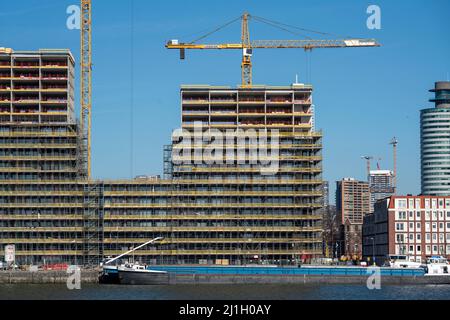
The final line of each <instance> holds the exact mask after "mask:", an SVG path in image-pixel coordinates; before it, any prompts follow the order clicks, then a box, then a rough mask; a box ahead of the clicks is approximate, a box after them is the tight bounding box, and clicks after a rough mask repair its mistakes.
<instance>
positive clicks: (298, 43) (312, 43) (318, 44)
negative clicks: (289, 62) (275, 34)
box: [166, 12, 380, 88]
mask: <svg viewBox="0 0 450 320" xmlns="http://www.w3.org/2000/svg"><path fill="white" fill-rule="evenodd" d="M250 18H252V19H254V20H256V21H258V22H262V23H265V24H268V25H270V26H272V27H276V28H279V29H282V30H284V31H288V32H291V33H293V32H292V31H290V30H288V29H286V27H290V28H294V29H297V30H298V29H300V30H302V31H306V32H314V33H319V34H322V35H323V34H325V33H323V32H317V31H312V30H307V29H303V28H298V27H294V26H288V25H286V24H284V23H280V22H276V21H271V20H269V19H266V18H261V17H257V16H253V15H250V14H248V13H246V12H245V13H244V14H243V15H242V16H240V17H238V18H236V19H233V20H232V21H229V22H227V23H226V24H224V25H222V26H219V27H218V28H216V29H215V30H213V31H211V32H209V33H207V34H205V35H203V36H201V37H199V38H198V39H197V40H194V41H191V42H188V43H184V42H180V41H178V40H170V41H168V42H167V43H166V48H167V49H178V50H180V59H182V60H183V59H184V58H185V53H186V49H202V50H207V49H238V50H242V62H241V76H242V87H244V88H249V87H251V86H252V62H251V57H252V54H253V49H257V48H258V49H294V48H301V49H305V50H312V49H314V48H352V47H353V48H355V47H356V48H359V47H379V46H380V44H379V43H378V42H377V41H376V40H375V39H354V38H351V39H338V40H336V39H324V40H313V39H311V38H309V37H308V39H305V40H304V39H302V40H252V41H250V32H249V28H248V21H249V19H250ZM239 19H240V20H241V42H240V43H219V44H198V43H195V42H196V41H198V40H202V39H204V38H206V37H207V36H209V35H211V34H212V33H215V32H216V31H219V30H221V29H223V28H224V27H226V26H228V25H230V24H231V23H233V22H235V21H237V20H239Z"/></svg>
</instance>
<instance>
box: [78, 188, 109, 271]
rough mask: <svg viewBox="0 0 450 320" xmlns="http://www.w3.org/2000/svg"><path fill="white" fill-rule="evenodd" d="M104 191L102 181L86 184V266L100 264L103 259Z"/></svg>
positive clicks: (84, 259)
mask: <svg viewBox="0 0 450 320" xmlns="http://www.w3.org/2000/svg"><path fill="white" fill-rule="evenodd" d="M103 193H104V185H103V183H102V182H93V183H91V184H86V185H84V194H83V262H84V265H85V266H95V265H99V264H100V262H101V261H102V260H103V241H104V234H103V230H104V227H103V214H104V212H103V206H104V197H103Z"/></svg>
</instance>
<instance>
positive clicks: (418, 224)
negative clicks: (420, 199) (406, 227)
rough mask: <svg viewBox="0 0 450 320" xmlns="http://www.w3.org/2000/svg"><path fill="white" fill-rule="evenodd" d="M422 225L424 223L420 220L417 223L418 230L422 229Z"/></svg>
mask: <svg viewBox="0 0 450 320" xmlns="http://www.w3.org/2000/svg"><path fill="white" fill-rule="evenodd" d="M421 227H422V224H421V223H420V222H417V223H416V229H417V231H420V228H421Z"/></svg>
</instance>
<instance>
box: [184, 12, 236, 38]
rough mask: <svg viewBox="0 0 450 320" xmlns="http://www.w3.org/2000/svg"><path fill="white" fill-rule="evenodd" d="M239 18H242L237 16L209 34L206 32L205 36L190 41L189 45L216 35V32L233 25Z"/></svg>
mask: <svg viewBox="0 0 450 320" xmlns="http://www.w3.org/2000/svg"><path fill="white" fill-rule="evenodd" d="M241 18H242V16H239V17H237V18H235V19H233V20H231V21H229V22H227V23H225V24H223V25H220V26H218V27H216V28H215V29H214V30H212V31H210V32H208V33H206V34H205V35H203V36H201V37H199V38H197V39H195V40H192V41H191V42H189V43H190V44H193V43H195V42H197V41H199V40H202V39H205V38H206V37H208V36H210V35H211V34H213V33H216V32H217V31H219V30H222V29H223V28H225V27H227V26H229V25H230V24H232V23H234V22H236V21H238V20H240V19H241Z"/></svg>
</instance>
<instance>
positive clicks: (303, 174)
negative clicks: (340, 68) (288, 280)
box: [0, 50, 322, 264]
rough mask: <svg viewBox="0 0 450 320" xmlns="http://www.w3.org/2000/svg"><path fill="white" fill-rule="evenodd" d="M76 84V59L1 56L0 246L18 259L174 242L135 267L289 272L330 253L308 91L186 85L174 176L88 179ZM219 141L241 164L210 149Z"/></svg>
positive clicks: (168, 170)
mask: <svg viewBox="0 0 450 320" xmlns="http://www.w3.org/2000/svg"><path fill="white" fill-rule="evenodd" d="M23 61H24V62H26V64H24V65H22V64H21V63H22V62H23ZM49 74H51V76H48V75H49ZM73 79H74V76H73V58H72V56H71V55H70V52H68V51H54V50H48V51H47V50H41V51H39V52H3V53H0V108H2V110H3V112H2V113H1V124H0V130H1V131H0V141H1V145H0V152H1V153H2V157H1V163H2V166H1V167H0V174H1V176H0V177H1V179H0V199H1V200H0V201H1V203H0V217H1V219H0V243H1V244H2V245H1V248H0V251H2V250H3V245H5V244H14V245H15V246H16V261H17V262H18V263H20V264H23V263H26V264H31V263H33V264H42V263H59V262H67V263H76V264H96V263H99V261H101V260H102V259H103V258H104V257H106V256H114V255H118V254H120V253H122V252H123V251H125V250H127V249H129V248H130V247H133V246H137V245H139V244H141V243H144V242H145V241H147V240H149V239H152V238H155V237H164V239H163V240H162V241H159V242H158V243H157V244H156V245H149V246H147V247H145V248H143V249H141V250H138V251H136V252H135V253H134V255H135V258H136V259H137V260H141V261H142V262H147V263H154V264H187V263H193V264H243V263H250V262H256V261H258V262H266V263H277V264H288V263H295V262H297V261H298V259H308V258H313V257H315V256H320V255H321V254H322V239H321V231H322V224H321V219H322V216H321V207H322V192H321V185H322V179H321V177H322V176H321V171H322V169H321V163H322V159H321V133H320V132H314V131H313V130H312V127H311V119H312V111H311V104H312V101H311V99H312V97H311V93H312V88H311V87H310V86H307V85H301V84H294V85H292V86H286V87H263V86H261V87H257V86H253V87H252V88H237V89H232V88H226V87H210V86H183V87H182V89H181V101H182V103H181V105H182V128H181V129H180V130H176V131H175V132H174V135H173V137H172V140H173V142H172V145H170V146H166V147H165V148H164V158H165V163H164V173H165V179H160V178H159V177H139V178H136V179H130V180H111V181H107V180H105V181H87V180H83V179H81V178H77V177H82V176H83V175H84V173H83V172H82V169H80V168H81V165H80V164H81V162H82V161H81V159H80V156H79V154H80V143H81V139H80V138H79V133H78V132H77V125H76V124H75V123H74V116H73ZM18 100H20V101H18ZM22 101H23V102H22ZM196 133H197V134H200V135H201V139H197V136H196ZM222 134H223V137H224V138H223V140H222V144H221V146H222V149H223V148H225V149H226V150H227V152H228V153H226V154H227V155H230V154H234V156H235V158H234V159H233V158H232V157H231V158H230V157H228V156H227V157H226V158H225V159H224V160H223V161H221V160H222V159H223V158H224V155H225V152H221V150H222V149H221V147H217V145H215V144H213V147H207V145H211V141H212V140H214V141H220V137H221V135H222ZM191 135H192V136H193V139H192V140H191V141H192V143H189V141H190V136H191ZM225 137H226V138H225ZM211 139H212V140H211ZM264 146H266V147H267V146H270V148H265V147H264ZM255 150H256V151H257V152H256V153H255V152H254V151H255ZM252 157H256V160H255V161H253V160H254V159H253V158H252ZM252 159H253V160H252ZM2 253H3V252H0V254H2Z"/></svg>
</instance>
